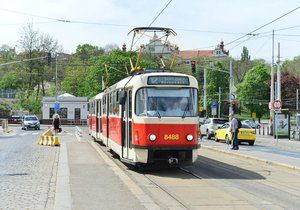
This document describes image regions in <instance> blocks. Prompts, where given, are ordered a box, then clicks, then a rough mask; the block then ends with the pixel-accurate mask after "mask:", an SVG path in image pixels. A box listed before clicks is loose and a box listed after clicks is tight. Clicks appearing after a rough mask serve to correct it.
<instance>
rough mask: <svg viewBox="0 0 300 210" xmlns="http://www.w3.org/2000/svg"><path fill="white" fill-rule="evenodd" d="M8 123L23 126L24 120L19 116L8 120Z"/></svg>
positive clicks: (13, 116)
mask: <svg viewBox="0 0 300 210" xmlns="http://www.w3.org/2000/svg"><path fill="white" fill-rule="evenodd" d="M8 123H11V124H21V123H22V118H21V116H19V115H12V116H10V117H9V118H8Z"/></svg>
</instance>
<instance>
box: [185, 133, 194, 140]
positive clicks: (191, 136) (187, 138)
mask: <svg viewBox="0 0 300 210" xmlns="http://www.w3.org/2000/svg"><path fill="white" fill-rule="evenodd" d="M193 139H194V136H193V135H191V134H188V135H187V136H186V140H188V141H192V140H193Z"/></svg>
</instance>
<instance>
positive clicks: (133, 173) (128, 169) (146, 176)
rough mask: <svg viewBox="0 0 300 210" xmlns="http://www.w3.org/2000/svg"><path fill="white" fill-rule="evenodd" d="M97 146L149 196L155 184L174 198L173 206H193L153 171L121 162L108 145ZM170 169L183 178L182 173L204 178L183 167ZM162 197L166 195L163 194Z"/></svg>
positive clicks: (185, 207)
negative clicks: (164, 183)
mask: <svg viewBox="0 0 300 210" xmlns="http://www.w3.org/2000/svg"><path fill="white" fill-rule="evenodd" d="M97 146H98V147H99V148H100V149H101V150H102V151H103V152H104V153H105V155H106V156H107V157H108V158H109V159H110V160H112V161H113V162H114V163H115V164H116V165H117V166H118V167H119V168H120V169H121V170H122V171H123V172H124V173H126V174H127V175H128V176H129V177H130V178H131V179H132V180H134V181H135V182H136V183H138V184H139V186H140V187H141V188H142V189H143V190H144V191H145V192H146V194H148V195H149V196H151V197H152V198H153V193H151V191H153V186H154V187H155V188H156V189H159V190H160V191H161V192H162V193H164V194H166V195H167V196H168V197H169V198H171V199H172V200H173V201H172V206H176V207H180V208H181V209H191V207H190V205H189V204H188V203H186V202H185V201H183V200H182V199H181V198H180V197H179V196H178V195H176V194H175V193H173V192H172V191H171V190H170V189H168V187H167V186H164V185H162V184H160V183H159V181H157V180H156V179H155V175H153V174H151V171H149V173H145V172H143V171H138V170H137V169H136V168H134V167H133V166H130V165H127V164H125V163H123V162H121V161H120V159H119V157H118V156H117V155H116V154H114V153H112V152H110V150H108V148H107V147H105V146H103V145H101V144H100V143H99V142H97ZM170 170H173V171H175V172H176V171H177V172H179V175H178V178H181V176H182V173H184V174H185V176H192V177H193V178H197V179H202V178H201V177H200V176H199V175H197V174H195V173H193V172H192V171H189V170H188V169H186V168H183V167H179V168H173V169H170ZM166 171H167V170H157V171H155V173H159V172H162V173H164V172H166ZM152 173H153V171H152ZM141 176H142V177H141ZM176 178H177V177H176ZM146 180H147V182H148V184H145V181H146ZM147 186H148V187H149V186H150V189H149V188H147ZM162 197H165V196H162ZM154 201H155V202H157V204H158V205H159V206H162V207H163V208H164V207H166V208H169V207H168V206H167V205H166V204H164V203H163V202H162V201H160V200H159V199H157V198H155V199H154ZM176 203H177V204H176Z"/></svg>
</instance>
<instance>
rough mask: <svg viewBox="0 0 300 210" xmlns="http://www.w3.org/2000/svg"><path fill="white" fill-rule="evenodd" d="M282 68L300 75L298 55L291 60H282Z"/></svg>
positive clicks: (299, 58) (299, 57)
mask: <svg viewBox="0 0 300 210" xmlns="http://www.w3.org/2000/svg"><path fill="white" fill-rule="evenodd" d="M282 69H283V70H284V71H288V72H290V73H292V74H296V75H298V76H300V56H297V57H295V58H294V59H293V60H287V61H284V63H283V64H282Z"/></svg>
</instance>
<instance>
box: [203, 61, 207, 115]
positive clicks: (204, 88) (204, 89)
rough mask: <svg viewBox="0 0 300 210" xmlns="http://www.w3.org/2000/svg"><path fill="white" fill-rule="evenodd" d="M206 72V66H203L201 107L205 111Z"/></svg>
mask: <svg viewBox="0 0 300 210" xmlns="http://www.w3.org/2000/svg"><path fill="white" fill-rule="evenodd" d="M206 73H207V69H206V67H204V74H203V77H204V78H203V79H204V82H203V109H204V110H205V111H207V102H206Z"/></svg>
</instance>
